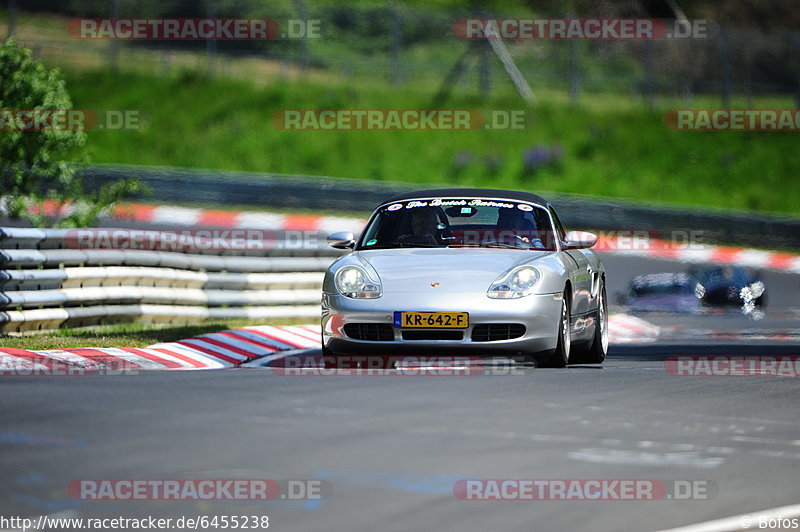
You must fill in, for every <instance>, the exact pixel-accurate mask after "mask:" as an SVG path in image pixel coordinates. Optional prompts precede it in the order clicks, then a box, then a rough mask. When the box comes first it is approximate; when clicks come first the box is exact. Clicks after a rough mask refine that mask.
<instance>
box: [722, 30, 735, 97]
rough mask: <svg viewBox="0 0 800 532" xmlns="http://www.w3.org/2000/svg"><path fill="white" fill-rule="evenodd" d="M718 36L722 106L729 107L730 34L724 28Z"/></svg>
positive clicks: (730, 72)
mask: <svg viewBox="0 0 800 532" xmlns="http://www.w3.org/2000/svg"><path fill="white" fill-rule="evenodd" d="M719 38H720V41H719V42H720V54H721V56H722V57H721V58H720V63H721V65H722V108H723V109H730V108H731V94H732V92H733V90H732V87H731V83H732V81H731V77H732V75H733V72H732V66H731V40H730V36H729V35H728V33H727V32H726V31H725V30H721V31H720V33H719Z"/></svg>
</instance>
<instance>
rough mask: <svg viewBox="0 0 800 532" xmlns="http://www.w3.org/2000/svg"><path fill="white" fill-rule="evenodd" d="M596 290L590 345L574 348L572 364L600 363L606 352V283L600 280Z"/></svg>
mask: <svg viewBox="0 0 800 532" xmlns="http://www.w3.org/2000/svg"><path fill="white" fill-rule="evenodd" d="M601 282H602V284H601V285H600V291H599V292H598V297H599V298H600V300H599V301H598V307H597V324H596V325H595V328H594V338H593V339H592V345H590V346H589V347H588V348H587V349H581V350H575V351H574V352H573V353H572V360H571V363H572V364H602V363H603V361H604V360H605V359H606V354H607V353H608V301H607V299H606V283H605V281H601Z"/></svg>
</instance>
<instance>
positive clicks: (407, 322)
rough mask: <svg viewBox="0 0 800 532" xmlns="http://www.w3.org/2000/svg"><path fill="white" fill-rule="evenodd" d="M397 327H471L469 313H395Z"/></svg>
mask: <svg viewBox="0 0 800 532" xmlns="http://www.w3.org/2000/svg"><path fill="white" fill-rule="evenodd" d="M394 326H395V327H424V328H426V329H464V328H466V327H468V326H469V313H468V312H395V313H394Z"/></svg>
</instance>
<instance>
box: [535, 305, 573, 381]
mask: <svg viewBox="0 0 800 532" xmlns="http://www.w3.org/2000/svg"><path fill="white" fill-rule="evenodd" d="M569 312H570V307H569V297H568V296H567V292H566V291H565V292H564V294H563V296H562V297H561V314H560V316H559V319H558V343H557V344H556V349H555V351H553V353H552V354H551V355H550V356H548V357H547V358H543V359H541V360H540V361H538V362H539V367H542V368H563V367H565V366H566V365H567V364H569V362H570V360H569V354H570V350H571V347H572V340H571V339H570V336H569V333H570V317H569Z"/></svg>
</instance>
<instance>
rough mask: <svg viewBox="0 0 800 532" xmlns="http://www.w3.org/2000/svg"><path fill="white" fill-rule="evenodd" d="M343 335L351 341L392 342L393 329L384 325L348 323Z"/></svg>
mask: <svg viewBox="0 0 800 532" xmlns="http://www.w3.org/2000/svg"><path fill="white" fill-rule="evenodd" d="M344 333H345V334H346V335H347V336H349V337H350V338H352V339H353V340H366V341H369V342H391V341H392V340H394V329H393V328H392V326H391V325H388V324H386V323H348V324H347V325H345V326H344Z"/></svg>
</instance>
